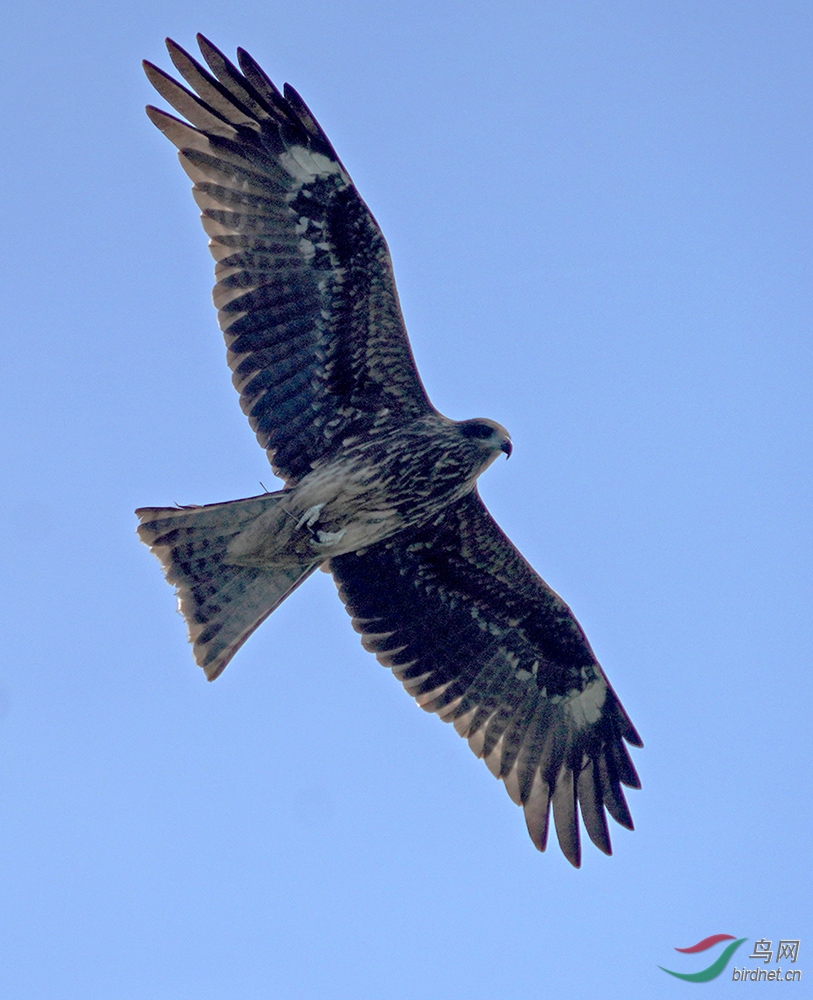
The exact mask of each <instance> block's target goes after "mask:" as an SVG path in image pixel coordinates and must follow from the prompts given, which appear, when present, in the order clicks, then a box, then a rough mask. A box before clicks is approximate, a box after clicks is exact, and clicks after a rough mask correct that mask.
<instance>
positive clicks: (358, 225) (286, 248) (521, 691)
mask: <svg viewBox="0 0 813 1000" xmlns="http://www.w3.org/2000/svg"><path fill="white" fill-rule="evenodd" d="M199 42H200V45H201V50H202V52H203V55H204V58H205V59H206V62H207V63H208V66H209V69H208V70H207V69H205V68H204V67H203V66H201V65H200V64H199V63H197V62H196V61H195V60H193V59H192V58H191V57H190V56H189V55H188V54H187V53H186V52H184V51H183V50H182V49H180V48H179V47H178V46H176V45H175V44H174V43H172V42H168V47H169V51H170V55H171V57H172V59H173V62H174V63H175V65H176V67H177V69H178V70H179V72H180V73H181V74H182V75H183V76H184V78H185V79H186V81H187V82H188V83H189V84H190V85H191V86H192V87H193V88H194V90H195V91H197V95H196V94H194V93H192V92H191V91H189V90H187V89H186V88H184V87H182V86H180V85H179V84H178V83H176V82H175V81H174V80H172V78H171V77H168V76H167V75H166V74H164V73H163V72H162V71H161V70H159V69H157V68H156V67H154V66H151V65H150V64H145V65H146V68H147V74H148V76H149V78H150V80H151V82H152V83H153V84H154V85H155V87H156V88H157V89H158V91H159V92H160V93H161V94H162V96H163V97H165V98H166V99H167V100H168V101H169V102H170V103H171V104H173V105H174V107H175V108H176V109H177V110H178V111H179V112H180V113H181V114H182V115H183V116H184V117H185V118H186V119H188V121H189V122H190V123H191V126H190V125H189V124H187V123H186V122H182V121H180V120H179V119H176V118H174V117H172V116H170V115H167V114H166V113H165V112H162V111H159V110H157V109H155V108H150V109H148V113H149V114H150V117H151V118H152V120H153V121H154V122H155V124H156V125H157V126H158V127H159V128H160V129H161V131H162V132H164V133H165V134H166V135H167V137H168V138H170V139H171V141H172V142H174V143H175V145H176V146H178V148H179V150H180V159H181V163H182V165H183V166H184V169H185V170H186V171H187V173H188V174H189V175H190V177H191V178H192V180H193V181H194V189H193V192H194V195H195V200H196V201H197V203H198V205H199V206H200V207H201V209H202V213H203V224H204V229H205V230H206V232H207V233H208V234H209V236H210V239H211V242H210V249H211V251H212V254H213V256H214V257H215V260H216V261H217V264H216V268H215V274H216V277H217V284H216V286H215V292H214V301H215V305H216V306H217V308H218V317H219V321H220V325H221V328H222V330H223V332H224V335H225V338H226V343H227V346H228V360H229V365H230V367H231V368H232V371H233V377H234V384H235V387H236V388H237V390H238V391H239V393H240V397H241V405H242V406H243V409H244V410H245V412H246V413H247V415H248V417H249V420H250V422H251V424H252V427H253V428H254V430H255V432H256V434H257V438H258V440H259V442H260V444H261V445H262V446H263V447H264V448H265V449H266V450H267V452H268V455H269V459H270V460H271V462H272V465H273V467H274V470H275V472H277V473H278V474H279V475H280V476H281V477H282V478H283V480H284V482H285V488H284V489H282V490H280V491H279V492H276V493H267V494H263V495H261V496H258V497H251V498H248V499H245V500H234V501H229V502H226V503H222V504H210V505H207V506H203V507H182V508H177V509H176V508H142V509H141V510H139V511H138V512H137V513H138V514H139V517H140V519H141V525H140V527H139V534H140V537H141V538H142V540H143V541H145V542H146V543H147V544H148V545H149V546H150V548H151V549H152V551H153V552H155V554H156V555H157V556H158V557H159V558H160V560H161V562H162V564H163V566H164V570H165V573H166V577H167V580H168V581H169V582H171V583H173V584H174V585H175V586H176V588H177V592H178V598H179V604H180V609H181V611H182V613H183V614H184V617H185V618H186V621H187V625H188V627H189V636H190V641H191V642H192V643H193V648H194V653H195V657H196V659H197V662H198V663H199V664H200V665H201V666H202V667H203V668H204V670H205V671H206V674H207V677H209V679H210V680H211V679H214V678H215V677H217V676H218V675H219V674H220V672H221V671H222V670H223V669H224V668H225V666H226V664H227V663H228V662H229V660H230V659H231V657H232V656H233V655H234V653H235V652H236V651H237V649H239V647H240V646H241V645H242V643H243V642H244V641H245V640H246V638H248V636H249V635H250V634H251V633H252V632H253V631H254V630H255V629H256V628H257V626H258V625H259V624H261V622H262V621H263V620H264V619H265V618H266V617H268V615H269V614H271V612H272V611H273V610H274V609H275V608H276V607H277V606H278V605H279V603H280V602H281V601H283V600H284V599H285V597H287V596H288V594H290V593H291V592H292V590H294V589H295V588H296V587H297V586H299V585H300V584H301V583H302V582H303V581H304V580H305V579H307V577H308V576H309V575H310V574H311V573H312V572H313V571H314V570H315V569H317V568H318V567H320V566H321V567H322V568H324V569H326V570H328V571H329V572H330V573H332V575H333V577H334V579H335V581H336V583H337V586H338V587H339V593H340V596H341V598H342V600H343V601H344V603H345V605H346V606H347V609H348V611H349V612H350V614H351V616H352V618H353V625H354V627H355V628H356V629H357V630H358V631H359V632H361V633H362V643H363V645H364V646H365V648H366V649H368V650H370V651H372V652H374V653H375V655H376V656H377V658H378V659H379V661H380V662H381V663H382V664H384V665H386V666H388V667H390V668H391V669H392V670H393V673H394V674H395V675H396V677H398V678H399V679H400V680H401V681H402V683H403V685H404V687H405V688H406V690H407V691H408V692H409V693H410V694H412V695H413V697H415V699H416V700H417V702H418V704H420V705H421V706H422V707H423V708H425V709H427V710H428V711H434V712H436V713H437V714H438V715H439V716H440V717H441V718H442V719H444V720H445V721H449V722H453V723H454V725H455V728H456V730H457V731H458V732H459V733H460V734H461V735H462V736H465V737H466V738H467V739H468V740H469V743H470V745H471V747H472V749H473V750H474V751H475V753H477V754H478V755H479V756H482V757H483V758H484V759H485V761H486V763H487V764H488V766H489V768H490V769H491V770H492V772H493V773H494V774H495V775H497V776H498V777H500V778H502V779H503V780H504V781H505V784H506V788H507V790H508V792H509V794H510V795H511V797H512V798H513V799H514V800H515V801H516V802H517V803H519V804H521V805H522V806H523V807H524V810H525V817H526V821H527V823H528V830H529V833H530V835H531V838H532V840H533V842H534V844H535V845H536V846H537V847H538V848H539V849H540V850H543V849H544V847H545V843H546V839H547V829H548V814H549V809H550V807H551V806H552V809H553V815H554V819H555V823H556V831H557V835H558V838H559V842H560V845H561V846H562V849H563V851H564V853H565V854H566V856H567V857H568V858H569V859H570V860H571V861H572V862H573V863H574V864H578V863H579V861H580V846H579V833H578V819H577V816H578V809H579V807H580V808H581V814H582V818H583V820H584V823H585V826H586V828H587V831H588V833H589V835H590V837H591V839H592V840H593V841H594V842H595V843H596V844H597V846H599V847H600V848H601V849H602V850H603V851H605V852H606V853H610V841H609V834H608V831H607V824H606V818H605V815H604V809H605V807H606V809H607V810H608V811H609V812H610V813H611V815H613V816H614V818H615V819H616V820H618V822H620V823H622V824H623V825H625V826H628V827H630V828H631V827H632V820H631V818H630V815H629V810H628V809H627V805H626V801H625V799H624V795H623V793H622V791H621V788H620V785H621V784H626V785H628V786H631V787H638V786H639V782H638V778H637V775H636V773H635V769H634V767H633V766H632V763H631V761H630V760H629V756H628V754H627V751H626V748H625V747H624V740H626V741H627V742H630V743H632V744H636V745H640V739H639V737H638V734H637V733H636V731H635V729H634V727H633V726H632V724H631V722H630V721H629V719H628V717H627V715H626V713H625V712H624V710H623V708H622V707H621V704H620V702H619V701H618V699H617V697H616V696H615V694H614V692H613V691H612V688H611V687H610V686H609V684H608V682H607V680H606V678H605V676H604V673H603V671H602V670H601V667H600V666H599V664H598V661H597V660H596V658H595V656H594V654H593V651H592V649H591V648H590V645H589V643H588V642H587V639H586V637H585V635H584V632H583V631H582V629H581V627H580V626H579V624H578V622H577V621H576V619H575V618H574V617H573V615H572V613H571V611H570V609H569V608H568V607H567V605H566V604H565V603H564V602H563V601H562V600H561V598H560V597H558V595H556V594H555V593H554V592H553V591H552V590H551V589H550V588H549V587H548V586H547V584H546V583H545V582H544V581H543V580H542V579H541V578H540V577H539V576H538V575H537V574H536V573H535V572H534V570H533V569H532V568H531V567H530V566H529V564H528V563H527V562H526V561H525V560H524V559H523V558H522V556H521V555H520V554H519V553H518V552H517V550H516V549H515V548H514V546H513V545H511V543H510V541H509V540H508V539H507V538H506V537H505V535H504V534H503V533H502V532H501V531H500V529H499V528H498V527H497V525H496V523H495V522H494V520H493V519H492V518H491V515H490V514H489V513H488V511H487V510H486V509H485V507H484V505H483V503H482V501H481V500H480V497H479V495H478V493H477V489H476V483H477V478H478V477H479V475H480V474H481V473H482V472H483V471H484V470H485V469H486V468H487V467H488V466H489V465H490V464H491V463H492V462H493V461H494V459H495V458H496V457H497V456H498V455H499V454H500V453H505V454H510V451H511V443H510V438H509V437H508V434H507V432H506V431H505V429H504V428H503V427H501V426H500V425H499V424H497V423H495V422H494V421H491V420H486V419H481V418H478V419H474V420H465V421H454V420H450V419H448V418H447V417H444V416H443V415H442V414H440V413H438V411H437V410H436V409H435V408H434V407H433V406H432V405H431V403H430V402H429V399H428V397H427V395H426V392H425V390H424V388H423V385H422V384H421V381H420V378H419V376H418V373H417V369H416V367H415V364H414V361H413V358H412V353H411V350H410V347H409V341H408V339H407V335H406V329H405V327H404V323H403V318H402V316H401V311H400V306H399V304H398V296H397V292H396V290H395V282H394V279H393V276H392V266H391V263H390V259H389V251H388V250H387V246H386V243H385V241H384V238H383V236H382V234H381V231H380V229H379V228H378V225H377V223H376V222H375V219H374V218H373V217H372V215H371V214H370V212H369V209H368V208H367V206H366V205H365V204H364V202H363V201H362V200H361V198H360V197H359V195H358V192H357V191H356V189H355V187H354V186H353V184H352V182H351V180H350V178H349V175H348V174H347V171H346V170H345V169H344V167H343V166H342V164H341V162H340V160H339V159H338V157H337V156H336V153H335V151H334V150H333V147H332V146H331V145H330V143H329V141H328V139H327V137H326V136H325V134H324V132H323V131H322V129H321V128H320V127H319V125H318V124H317V123H316V120H315V119H314V118H313V115H312V114H311V113H310V111H309V110H308V108H307V107H306V106H305V104H304V102H303V101H302V99H301V98H300V97H299V95H298V94H297V93H296V92H295V91H294V90H292V89H291V88H289V87H288V86H287V85H286V88H285V91H284V96H283V94H282V93H280V91H279V90H277V88H276V87H275V86H274V85H273V84H272V83H271V81H270V80H269V79H268V77H267V76H266V75H265V74H264V73H263V71H262V70H261V69H260V68H259V66H258V65H257V64H256V63H255V62H254V60H253V59H252V58H251V57H250V56H248V54H247V53H245V52H243V51H242V50H240V51H239V56H240V69H238V68H237V67H236V66H234V65H233V64H232V63H230V62H229V61H228V60H227V59H226V58H225V56H223V54H222V53H220V52H219V51H218V50H217V49H215V48H214V46H212V45H211V43H209V42H208V41H207V40H206V39H204V38H202V37H200V36H199ZM210 71H211V72H210Z"/></svg>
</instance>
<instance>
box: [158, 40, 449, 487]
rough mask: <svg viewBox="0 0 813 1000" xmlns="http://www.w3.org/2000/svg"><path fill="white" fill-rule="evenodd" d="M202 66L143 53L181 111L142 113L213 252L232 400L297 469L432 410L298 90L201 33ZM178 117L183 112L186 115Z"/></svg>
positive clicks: (300, 472)
mask: <svg viewBox="0 0 813 1000" xmlns="http://www.w3.org/2000/svg"><path fill="white" fill-rule="evenodd" d="M198 41H199V43H200V47H201V51H202V53H203V57H204V59H205V60H206V62H207V64H208V69H206V68H204V66H202V65H201V64H200V63H199V62H197V61H196V60H195V59H193V58H192V56H190V55H189V54H188V53H187V52H185V51H184V50H183V49H182V48H181V47H180V46H179V45H176V44H175V43H174V42H172V41H170V40H167V47H168V49H169V53H170V56H171V58H172V61H173V63H174V64H175V68H176V69H177V70H178V72H179V73H180V75H181V76H182V77H183V78H184V80H185V81H186V82H187V83H188V84H189V86H190V87H191V88H192V89H187V88H186V87H184V86H182V85H181V84H180V83H178V82H177V81H175V80H173V79H172V77H170V76H168V75H167V74H166V73H164V72H163V71H162V70H160V69H158V67H157V66H153V65H152V64H151V63H145V64H144V68H145V70H146V73H147V76H148V78H149V80H150V82H151V83H152V84H153V86H154V87H155V88H156V90H157V91H158V92H159V93H160V94H161V96H162V97H163V98H164V99H165V100H166V101H168V102H169V103H170V104H171V105H172V106H173V107H174V108H175V110H176V111H177V112H178V113H179V114H181V115H182V116H183V117H184V118H186V119H187V121H181V120H180V119H178V118H175V117H174V116H172V115H168V114H167V113H166V112H164V111H161V110H159V109H158V108H153V107H149V108H147V113H148V114H149V116H150V118H151V120H152V121H153V122H154V124H155V125H157V127H158V128H159V129H160V130H161V131H162V132H163V133H164V135H166V136H167V138H168V139H169V140H170V141H171V142H173V143H174V144H175V145H176V146H177V147H178V149H179V151H180V153H179V156H180V161H181V165H182V166H183V168H184V170H185V171H186V172H187V174H189V176H190V177H191V178H192V180H193V182H194V188H193V193H194V196H195V200H196V201H197V203H198V205H199V207H200V209H201V213H202V220H203V227H204V229H205V230H206V232H207V233H208V235H209V237H210V243H209V249H210V250H211V252H212V255H213V256H214V258H215V259H216V261H217V266H216V267H215V275H216V278H217V284H216V285H215V289H214V301H215V305H216V306H217V308H218V319H219V322H220V326H221V328H222V330H223V334H224V336H225V338H226V343H227V345H228V348H229V353H228V360H229V365H230V366H231V368H232V371H233V373H234V384H235V387H236V389H237V390H238V392H239V393H240V404H241V406H242V407H243V410H244V411H245V413H246V415H247V416H248V418H249V421H250V423H251V426H252V427H253V428H254V430H255V432H256V434H257V439H258V440H259V442H260V444H261V445H262V447H263V448H265V449H266V450H267V451H268V456H269V459H270V460H271V462H272V464H273V466H274V470H275V471H276V472H277V473H278V474H279V475H281V476H282V477H283V478H284V479H285V480H286V481H287V482H288V483H293V482H296V481H297V480H298V479H300V478H301V477H302V476H304V475H306V474H307V473H308V472H310V471H311V469H312V467H313V465H314V464H315V463H316V462H318V461H319V460H320V459H321V458H323V457H324V456H326V455H328V454H330V452H331V451H332V450H333V449H334V448H335V447H336V446H337V444H338V443H340V442H341V441H342V439H343V438H344V437H346V436H349V435H354V434H359V433H361V434H365V435H368V436H369V435H371V434H375V433H377V432H378V431H381V430H387V429H391V428H392V427H395V426H399V425H401V424H406V423H408V422H410V421H411V420H413V419H415V418H416V417H420V416H423V415H425V414H427V413H429V412H431V411H432V406H431V404H430V403H429V400H428V398H427V396H426V392H425V391H424V388H423V385H422V384H421V380H420V378H419V376H418V372H417V369H416V367H415V362H414V360H413V357H412V352H411V349H410V346H409V340H408V338H407V333H406V329H405V327H404V321H403V317H402V315H401V308H400V305H399V303H398V294H397V292H396V289H395V279H394V277H393V274H392V263H391V261H390V255H389V250H388V249H387V244H386V242H385V240H384V237H383V235H382V233H381V230H380V228H379V226H378V223H377V222H376V221H375V219H374V218H373V216H372V214H371V213H370V210H369V209H368V208H367V206H366V205H365V204H364V202H363V201H362V199H361V197H360V196H359V193H358V191H357V190H356V188H355V186H354V184H353V183H352V181H351V180H350V177H349V176H348V174H347V171H346V170H345V169H344V167H343V166H342V163H341V161H340V160H339V158H338V156H337V155H336V152H335V150H334V149H333V147H332V145H331V144H330V142H329V141H328V138H327V136H326V135H325V133H324V132H323V131H322V129H321V127H320V126H319V124H318V123H317V121H316V120H315V118H314V117H313V115H312V114H311V112H310V111H309V110H308V108H307V106H306V105H305V103H304V101H303V100H302V98H301V97H300V96H299V95H298V94H297V92H296V91H295V90H294V89H293V88H292V87H289V86H288V85H287V84H286V85H285V89H284V93H281V92H280V91H279V90H278V89H277V88H276V87H275V86H274V84H273V83H272V82H271V80H269V78H268V77H267V76H266V75H265V73H264V72H263V71H262V69H260V67H259V66H258V65H257V63H256V62H255V61H254V60H253V59H252V58H251V56H250V55H248V53H247V52H244V51H243V50H242V49H240V50H238V55H239V62H240V69H238V68H237V67H236V66H235V65H233V64H232V63H231V62H230V61H229V60H228V59H227V58H226V57H225V56H224V55H223V53H222V52H220V51H218V49H216V48H215V47H214V46H213V45H212V44H211V42H209V41H207V40H206V39H205V38H203V36H200V35H199V36H198ZM187 122H188V123H187Z"/></svg>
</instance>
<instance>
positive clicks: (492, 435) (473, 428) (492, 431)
mask: <svg viewBox="0 0 813 1000" xmlns="http://www.w3.org/2000/svg"><path fill="white" fill-rule="evenodd" d="M458 427H459V429H460V433H461V434H462V435H463V437H464V438H466V440H467V441H470V442H471V443H472V444H473V445H474V446H475V447H476V448H477V449H478V450H479V451H480V452H481V453H482V455H483V463H484V464H483V467H482V468H483V469H485V468H487V467H488V466H489V465H491V463H492V462H493V461H494V459H495V458H496V457H497V456H498V455H499V454H500V452H504V453H505V455H506V456H507V457H510V455H511V450H512V445H511V435H510V434H509V433H508V431H507V430H506V429H505V428H504V427H503V426H502V424H498V423H497V422H496V421H495V420H486V419H485V418H484V417H476V418H475V419H474V420H462V421H461V422H460V423H459V424H458ZM481 471H482V470H481Z"/></svg>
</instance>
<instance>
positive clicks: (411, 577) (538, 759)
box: [330, 493, 642, 866]
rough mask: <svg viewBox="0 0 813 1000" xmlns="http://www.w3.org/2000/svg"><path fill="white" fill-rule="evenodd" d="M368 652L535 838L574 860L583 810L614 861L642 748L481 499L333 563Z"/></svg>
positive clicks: (570, 624) (585, 649) (576, 634)
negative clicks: (486, 775) (518, 809)
mask: <svg viewBox="0 0 813 1000" xmlns="http://www.w3.org/2000/svg"><path fill="white" fill-rule="evenodd" d="M330 568H331V572H332V573H333V576H334V578H335V580H336V583H337V586H338V587H339V592H340V596H341V598H342V600H343V601H344V603H345V605H346V607H347V610H348V612H349V613H350V615H351V616H352V618H353V626H354V628H355V629H356V631H358V632H360V633H361V634H362V644H363V645H364V647H365V648H366V649H368V650H370V651H371V652H373V653H375V654H376V656H377V658H378V660H379V661H380V662H381V663H382V664H384V665H385V666H388V667H391V668H392V671H393V673H394V674H395V676H396V677H397V678H398V679H399V680H400V681H401V682H402V683H403V685H404V688H405V689H406V690H407V691H408V692H409V694H411V695H412V696H413V697H414V698H415V699H416V700H417V702H418V704H419V705H420V706H421V707H422V708H424V709H425V710H426V711H432V712H435V713H437V714H438V715H439V716H440V718H441V719H443V720H444V721H445V722H453V723H454V726H455V729H456V730H457V732H458V733H459V734H460V735H461V736H464V737H466V738H467V739H468V741H469V744H470V746H471V748H472V750H473V751H474V752H475V753H476V754H477V755H478V756H480V757H483V758H484V759H485V762H486V764H487V765H488V767H489V769H490V770H491V771H492V773H493V774H495V775H496V776H497V777H498V778H501V779H502V780H503V781H504V782H505V786H506V789H507V791H508V793H509V795H510V796H511V798H512V799H513V800H514V801H515V802H516V803H517V804H520V805H522V806H523V807H524V811H525V818H526V822H527V825H528V831H529V833H530V835H531V839H532V840H533V842H534V844H535V845H536V847H537V848H539V850H544V849H545V845H546V841H547V831H548V816H549V811H550V809H551V808H552V811H553V816H554V822H555V827H556V832H557V836H558V839H559V843H560V846H561V848H562V850H563V852H564V853H565V855H566V856H567V858H568V860H570V861H571V862H572V863H573V864H574V865H576V866H578V865H579V864H580V860H581V849H580V840H579V827H578V813H579V811H580V812H581V816H582V821H583V823H584V825H585V828H586V830H587V832H588V834H589V836H590V838H591V839H592V840H593V842H594V843H595V844H596V845H597V846H598V847H599V848H600V849H601V850H602V851H604V852H605V853H607V854H609V853H611V846H610V837H609V832H608V829H607V822H606V818H605V808H606V810H607V811H608V812H609V813H610V815H611V816H612V817H613V818H614V819H615V820H616V821H617V822H618V823H620V824H621V825H622V826H626V827H628V828H629V829H632V818H631V816H630V813H629V809H628V807H627V803H626V800H625V798H624V794H623V791H622V790H621V785H622V784H623V785H627V786H629V787H631V788H639V787H640V782H639V780H638V776H637V774H636V772H635V768H634V766H633V764H632V762H631V760H630V758H629V754H628V752H627V749H626V747H625V745H624V741H625V740H626V741H627V742H628V743H630V744H632V745H634V746H641V745H642V744H641V740H640V737H639V736H638V734H637V732H636V731H635V729H634V727H633V725H632V723H631V722H630V720H629V718H628V717H627V714H626V712H625V711H624V709H623V708H622V706H621V704H620V702H619V701H618V698H617V697H616V695H615V692H614V691H613V690H612V688H611V687H610V685H609V683H608V682H607V679H606V677H605V676H604V673H603V671H602V670H601V667H600V666H599V664H598V662H597V660H596V658H595V655H594V654H593V651H592V650H591V648H590V645H589V643H588V642H587V639H586V637H585V635H584V633H583V631H582V629H581V627H580V625H579V624H578V622H577V621H576V619H575V618H574V617H573V614H572V612H571V611H570V609H569V608H568V606H567V605H566V604H565V603H564V601H562V599H561V598H560V597H559V596H558V595H557V594H555V593H554V592H553V591H552V590H551V589H550V588H549V587H548V586H547V584H545V582H544V581H543V580H542V579H541V577H539V576H538V575H537V574H536V572H535V571H534V570H533V569H532V568H531V567H530V565H529V564H528V563H527V562H526V561H525V560H524V559H523V557H522V556H521V555H520V553H519V552H518V551H517V549H516V548H515V547H514V546H513V545H512V544H511V542H510V541H509V540H508V538H507V537H506V536H505V535H504V534H503V532H502V531H501V530H500V528H499V527H498V526H497V524H496V523H495V522H494V520H493V518H492V517H491V515H490V514H489V513H488V511H487V510H486V508H485V506H484V505H483V503H482V501H481V500H480V498H479V496H478V495H477V494H476V493H473V494H470V495H468V496H467V497H464V498H463V499H462V500H460V501H458V502H457V503H456V504H454V505H453V506H451V507H449V508H447V510H446V511H444V513H443V514H442V515H440V516H439V517H438V518H436V519H435V520H434V522H432V523H430V524H427V525H423V526H421V527H420V528H418V529H415V530H412V531H410V532H407V533H405V534H403V535H400V536H398V537H397V538H395V539H391V540H387V541H385V542H380V543H378V544H377V545H374V546H371V547H370V548H369V549H368V550H366V552H364V553H363V554H361V555H358V554H350V555H343V556H339V557H337V558H335V559H333V560H331V563H330Z"/></svg>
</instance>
